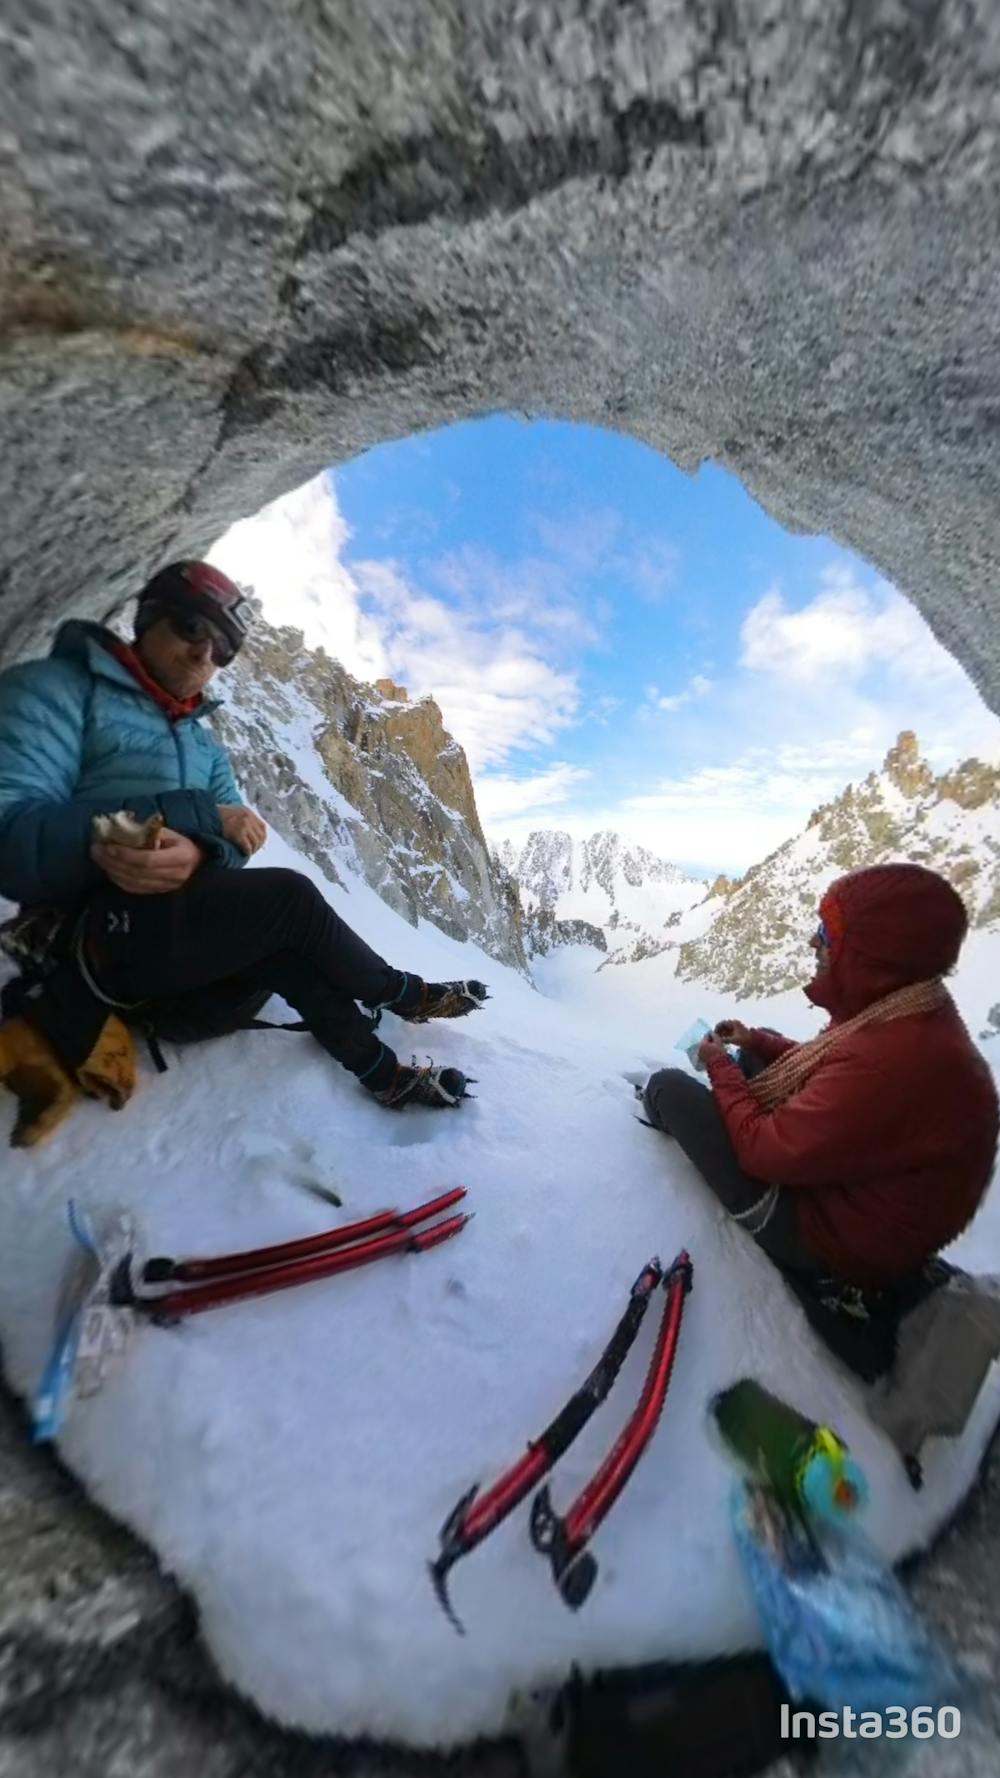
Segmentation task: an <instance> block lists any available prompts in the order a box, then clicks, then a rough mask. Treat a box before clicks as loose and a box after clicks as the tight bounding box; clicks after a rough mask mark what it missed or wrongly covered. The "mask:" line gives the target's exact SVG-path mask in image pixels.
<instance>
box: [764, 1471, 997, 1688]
mask: <svg viewBox="0 0 1000 1778" xmlns="http://www.w3.org/2000/svg"><path fill="white" fill-rule="evenodd" d="M732 1520H733V1529H734V1532H735V1535H736V1542H737V1545H738V1548H739V1551H740V1555H741V1557H742V1560H743V1565H744V1568H745V1570H746V1574H747V1578H748V1580H749V1583H750V1590H751V1592H752V1594H753V1599H754V1604H755V1606H756V1608H757V1615H758V1617H759V1619H760V1624H761V1629H762V1630H763V1633H764V1639H765V1641H766V1643H767V1647H768V1650H769V1652H770V1655H771V1659H772V1660H773V1662H774V1665H775V1667H776V1668H777V1670H778V1673H779V1674H780V1676H781V1678H782V1680H783V1682H784V1684H785V1686H786V1688H787V1690H788V1691H789V1693H790V1694H791V1696H792V1698H793V1699H795V1700H796V1701H800V1700H803V1699H808V1700H810V1701H811V1702H814V1703H818V1704H821V1705H822V1706H823V1707H824V1708H825V1709H831V1710H833V1709H843V1708H844V1707H845V1706H848V1705H850V1706H851V1707H852V1708H853V1709H855V1710H858V1711H879V1712H881V1711H885V1710H888V1709H889V1708H890V1707H892V1706H899V1707H902V1708H903V1709H915V1708H916V1706H917V1705H920V1704H923V1705H928V1706H929V1707H930V1708H931V1709H938V1708H940V1706H942V1705H944V1704H956V1703H960V1702H961V1701H962V1699H963V1698H965V1697H966V1696H967V1694H968V1691H969V1686H968V1682H967V1681H966V1680H965V1678H964V1677H963V1676H962V1674H961V1673H960V1672H959V1670H958V1669H957V1668H956V1667H955V1666H954V1665H953V1663H952V1662H951V1661H949V1660H948V1658H947V1656H946V1655H945V1654H944V1653H943V1652H942V1650H941V1649H939V1648H938V1646H937V1645H936V1643H935V1642H934V1641H933V1640H932V1638H931V1636H930V1635H929V1633H928V1631H927V1630H926V1629H925V1627H924V1625H923V1624H922V1623H921V1621H920V1618H919V1617H918V1616H917V1614H916V1612H915V1611H914V1609H913V1606H912V1605H911V1603H910V1601H909V1599H908V1598H907V1595H906V1593H905V1592H904V1591H903V1588H902V1587H901V1586H900V1584H899V1582H898V1581H897V1579H896V1577H895V1575H894V1574H893V1573H892V1570H891V1569H890V1568H888V1567H887V1566H886V1564H885V1563H884V1562H883V1561H882V1559H881V1557H879V1556H878V1555H877V1554H876V1552H875V1551H874V1550H873V1549H872V1547H871V1545H870V1543H869V1542H868V1540H867V1538H866V1537H865V1536H864V1534H863V1533H862V1532H861V1531H860V1530H859V1529H858V1528H857V1527H856V1526H854V1525H852V1526H851V1527H850V1529H845V1528H843V1527H842V1526H839V1525H835V1524H828V1523H822V1524H820V1523H813V1524H811V1525H809V1526H807V1525H806V1524H805V1522H804V1521H803V1520H802V1519H800V1518H799V1517H797V1516H796V1515H795V1514H792V1513H789V1512H787V1511H786V1510H785V1509H784V1508H783V1507H782V1505H781V1504H780V1502H779V1501H778V1499H777V1496H776V1495H775V1494H773V1493H772V1492H771V1490H770V1489H768V1488H763V1487H760V1486H758V1485H757V1484H755V1483H746V1482H741V1483H739V1484H738V1485H737V1487H736V1489H735V1490H734V1493H733V1497H732Z"/></svg>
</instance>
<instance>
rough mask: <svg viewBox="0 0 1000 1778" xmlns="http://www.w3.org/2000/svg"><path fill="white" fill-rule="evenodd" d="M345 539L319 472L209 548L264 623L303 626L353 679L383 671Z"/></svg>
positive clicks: (344, 525)
mask: <svg viewBox="0 0 1000 1778" xmlns="http://www.w3.org/2000/svg"><path fill="white" fill-rule="evenodd" d="M349 537H350V530H349V528H348V525H347V523H346V521H345V519H344V518H343V516H342V514H341V512H340V509H339V507H338V506H337V502H336V498H335V496H334V493H333V487H332V483H331V482H330V480H329V478H328V477H327V476H326V475H325V474H324V475H318V476H316V477H315V478H314V479H313V480H312V481H311V482H307V483H306V484H305V486H304V487H301V488H296V489H295V490H294V491H293V492H292V493H291V494H285V495H283V496H282V498H281V499H280V500H273V501H272V502H271V504H270V506H265V507H263V508H262V509H261V511H260V512H258V513H256V514H255V515H254V517H253V518H249V519H241V520H240V521H239V523H238V524H235V525H232V526H230V528H229V530H228V531H226V532H225V533H224V534H223V536H222V537H220V538H219V540H218V542H217V543H215V544H214V545H213V547H212V549H211V551H210V555H209V559H210V560H211V561H213V562H215V563H217V564H218V566H219V567H220V568H222V569H224V570H225V572H226V573H227V574H231V575H233V577H234V578H235V579H236V580H238V581H239V582H240V584H241V585H242V586H252V587H253V589H254V591H255V592H256V594H257V595H258V597H259V599H260V600H261V603H262V605H263V608H264V616H265V617H266V619H267V621H268V623H270V624H275V625H282V624H288V625H290V626H291V627H292V628H293V629H296V630H302V631H303V633H304V635H305V638H306V641H307V642H308V643H309V644H310V645H311V646H312V647H313V648H318V647H319V646H321V645H322V647H324V648H325V649H326V651H327V653H328V654H331V655H333V656H334V657H335V658H336V659H337V660H338V661H342V662H343V664H344V666H345V667H346V668H347V670H348V672H349V673H353V674H355V675H356V677H357V678H359V679H364V680H370V679H378V678H381V677H382V676H383V675H384V674H385V673H387V672H389V670H390V669H389V663H388V658H387V656H386V653H385V649H384V647H383V645H382V639H381V636H380V633H379V627H378V625H377V624H376V623H375V622H374V621H373V620H372V618H371V617H369V616H368V615H367V614H366V613H365V612H364V611H362V610H361V608H360V605H359V602H358V589H357V585H356V583H355V581H354V578H353V576H352V574H351V573H350V570H349V569H348V568H346V567H345V566H344V564H343V562H342V561H341V560H340V554H341V551H342V550H343V548H344V546H345V544H346V543H347V541H348V539H349Z"/></svg>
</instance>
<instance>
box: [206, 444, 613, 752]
mask: <svg viewBox="0 0 1000 1778" xmlns="http://www.w3.org/2000/svg"><path fill="white" fill-rule="evenodd" d="M349 536H350V532H349V529H348V527H347V525H346V523H345V521H344V519H343V516H342V515H341V513H340V510H339V508H338V505H337V499H336V492H335V489H334V485H333V480H332V477H330V476H329V475H326V474H324V475H321V476H317V477H316V478H315V480H313V481H311V482H309V483H307V485H306V486H305V487H303V488H298V489H297V490H296V491H295V492H294V493H292V494H288V495H285V496H284V497H283V498H282V499H281V500H276V501H274V502H272V504H271V505H270V506H267V507H265V508H264V509H263V510H262V511H261V512H259V513H258V514H257V515H256V516H255V517H254V518H251V519H244V520H242V521H241V522H240V523H239V524H237V525H234V526H233V527H232V528H231V529H230V530H229V531H227V532H226V534H225V536H224V537H221V538H220V539H219V541H218V543H217V544H216V545H215V547H214V548H213V550H212V560H213V561H215V562H217V563H218V564H219V566H220V567H222V568H224V569H225V570H226V571H227V573H230V574H233V575H234V576H235V577H236V579H238V580H239V581H241V582H242V583H243V584H245V585H251V586H253V588H254V590H255V591H256V593H257V594H258V596H259V598H260V600H261V603H262V606H263V610H264V616H265V618H266V619H267V621H268V622H269V623H272V624H290V625H292V626H293V627H295V628H296V629H300V630H302V631H303V633H304V635H305V638H306V641H307V642H308V643H309V644H310V645H311V646H312V647H318V646H320V645H322V646H323V647H324V648H326V650H327V652H328V653H329V654H331V655H333V656H335V657H336V659H338V660H340V661H342V662H343V664H344V666H345V667H347V669H348V671H349V672H351V673H354V674H355V675H357V677H358V678H360V679H363V680H372V679H376V678H380V677H382V676H383V675H389V676H391V677H392V678H394V679H396V680H397V682H399V683H402V684H403V685H405V686H406V687H407V689H408V690H409V691H410V692H411V694H412V695H413V696H415V697H421V696H423V695H424V694H425V693H430V694H431V695H433V696H434V697H435V698H436V699H437V701H438V703H439V704H440V706H441V710H442V713H443V715H444V720H445V724H446V726H447V728H448V729H449V730H450V731H451V733H452V734H453V735H454V736H455V738H456V739H457V740H458V741H460V742H461V743H462V745H463V746H464V747H465V749H466V751H467V753H468V755H469V763H470V765H471V767H472V769H473V771H474V772H476V771H480V770H482V769H483V768H484V767H486V766H502V765H503V764H504V763H505V762H506V761H507V759H508V758H509V756H510V754H511V753H512V752H513V751H515V750H516V749H517V748H520V747H538V746H544V745H547V744H548V743H549V742H551V741H552V740H553V739H554V737H555V736H556V735H557V734H558V733H559V731H560V730H561V729H564V728H565V727H566V726H567V725H568V724H569V723H570V722H572V721H573V719H574V716H575V714H576V709H577V704H578V689H577V680H576V674H575V673H574V672H573V671H572V670H571V669H569V668H567V669H565V670H563V669H559V668H557V667H556V666H554V665H552V664H551V663H550V661H549V660H548V659H547V658H546V656H545V654H544V653H543V650H542V646H541V642H540V640H539V637H538V636H537V635H536V636H533V635H532V634H530V633H529V630H530V629H531V628H532V627H533V628H534V629H535V630H540V631H548V632H549V633H550V634H551V632H552V630H553V629H554V628H558V627H559V624H558V621H556V620H555V619H554V618H553V612H552V609H551V608H550V609H549V611H548V612H547V613H543V612H542V611H541V606H542V600H541V598H540V597H539V598H537V599H536V600H535V603H534V607H533V609H531V610H529V609H527V607H529V606H531V603H532V602H531V600H529V599H528V597H527V593H528V588H527V586H524V587H522V588H521V589H520V591H521V592H522V593H523V594H524V607H525V608H524V610H523V618H524V621H523V622H519V621H517V619H516V617H515V615H514V611H515V606H514V605H513V604H512V605H511V606H510V608H509V609H508V611H507V612H506V613H504V612H497V611H495V610H494V609H493V605H492V602H491V600H490V599H487V600H485V601H480V600H479V599H478V598H476V597H471V598H469V599H468V600H467V601H460V603H459V605H458V607H457V608H456V606H455V605H453V604H448V603H446V602H445V600H443V599H440V598H436V597H435V596H434V595H433V594H431V593H427V592H424V591H422V590H420V589H418V588H415V587H414V586H412V585H411V584H410V582H409V581H408V580H407V579H406V577H405V576H404V574H403V573H402V571H401V569H400V568H399V566H398V565H397V564H395V563H393V562H391V561H389V562H387V561H381V562H357V563H354V564H352V565H351V566H350V567H348V566H347V565H346V564H345V563H344V562H343V561H342V560H341V559H340V557H341V552H342V550H343V549H344V546H345V545H346V543H347V541H348V539H349ZM456 590H457V591H461V588H459V587H457V586H456ZM516 590H517V589H516V588H515V591H516ZM540 620H541V621H540ZM567 627H568V619H567Z"/></svg>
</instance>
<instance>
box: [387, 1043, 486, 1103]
mask: <svg viewBox="0 0 1000 1778" xmlns="http://www.w3.org/2000/svg"><path fill="white" fill-rule="evenodd" d="M474 1085H475V1082H474V1081H473V1080H471V1079H470V1077H469V1076H468V1075H467V1074H463V1073H462V1070H461V1069H460V1068H435V1066H434V1064H433V1062H431V1063H428V1065H427V1067H426V1068H418V1067H417V1058H416V1056H414V1058H413V1061H412V1063H411V1064H410V1066H409V1067H407V1065H406V1063H405V1062H397V1063H396V1072H395V1074H394V1075H393V1076H392V1079H391V1080H390V1081H389V1083H388V1085H387V1086H384V1087H381V1088H378V1089H377V1090H375V1091H374V1092H373V1093H372V1097H373V1098H374V1099H377V1100H378V1102H379V1104H380V1105H386V1106H388V1107H389V1109H390V1110H393V1111H400V1110H402V1108H403V1106H404V1105H430V1106H433V1107H434V1108H435V1109H438V1108H440V1107H441V1106H444V1105H448V1106H451V1105H460V1104H461V1102H462V1100H463V1099H466V1098H468V1097H469V1096H470V1095H469V1094H468V1092H467V1090H466V1089H467V1088H468V1087H470V1086H474Z"/></svg>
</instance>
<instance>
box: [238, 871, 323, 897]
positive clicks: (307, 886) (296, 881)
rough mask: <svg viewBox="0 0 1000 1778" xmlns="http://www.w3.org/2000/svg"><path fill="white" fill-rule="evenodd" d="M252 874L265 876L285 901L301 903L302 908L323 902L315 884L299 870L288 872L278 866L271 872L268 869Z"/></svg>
mask: <svg viewBox="0 0 1000 1778" xmlns="http://www.w3.org/2000/svg"><path fill="white" fill-rule="evenodd" d="M254 874H255V876H264V875H265V874H266V875H267V876H268V877H269V878H270V881H271V885H272V887H273V888H274V889H275V890H280V892H281V894H282V896H283V897H284V898H285V899H286V900H288V901H297V902H299V903H301V905H302V906H303V907H305V906H311V905H312V903H313V902H316V901H322V900H323V897H322V895H321V894H320V892H319V890H318V889H317V887H316V885H315V883H313V882H312V881H311V879H310V878H309V877H306V876H303V874H302V872H301V871H299V870H290V869H289V868H288V867H287V866H285V865H278V866H276V867H275V868H274V869H273V870H271V869H269V870H268V871H267V872H266V873H265V872H264V871H263V870H261V871H256V872H255V873H254Z"/></svg>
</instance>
